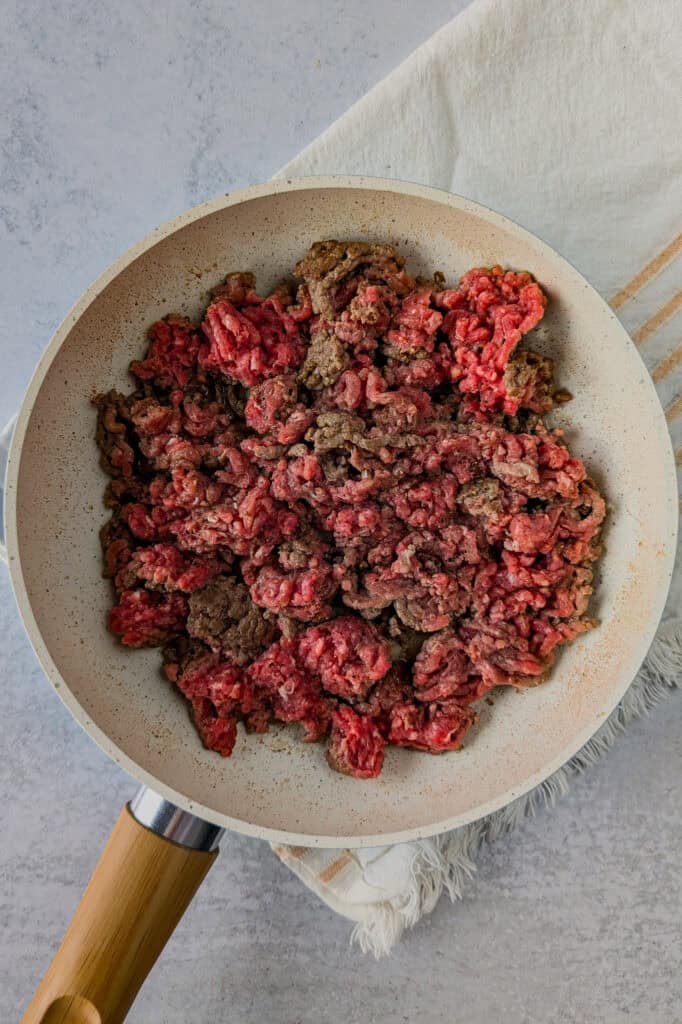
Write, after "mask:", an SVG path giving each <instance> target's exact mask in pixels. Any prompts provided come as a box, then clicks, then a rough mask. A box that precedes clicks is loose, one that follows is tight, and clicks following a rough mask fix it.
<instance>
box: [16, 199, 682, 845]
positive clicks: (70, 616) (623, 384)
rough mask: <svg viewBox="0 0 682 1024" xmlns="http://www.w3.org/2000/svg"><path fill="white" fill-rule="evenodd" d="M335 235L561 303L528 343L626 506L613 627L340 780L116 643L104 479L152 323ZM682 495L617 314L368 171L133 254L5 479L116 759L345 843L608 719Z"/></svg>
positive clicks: (660, 599) (26, 432) (371, 838)
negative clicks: (454, 724) (520, 280)
mask: <svg viewBox="0 0 682 1024" xmlns="http://www.w3.org/2000/svg"><path fill="white" fill-rule="evenodd" d="M321 238H359V239H365V240H368V241H390V242H392V243H393V244H395V245H397V246H398V247H399V248H400V250H401V251H402V253H403V254H404V255H405V256H406V257H407V259H408V263H409V266H410V268H411V269H412V270H414V271H419V272H423V273H432V272H433V271H435V270H442V271H443V272H444V273H445V275H446V278H447V280H448V282H450V283H452V282H454V281H455V280H456V279H457V277H458V276H459V275H460V274H461V273H462V272H463V271H465V270H467V269H468V268H470V267H472V266H476V265H491V264H493V263H496V262H502V263H504V264H506V265H508V266H511V267H517V268H521V269H528V270H530V271H531V272H532V273H533V274H534V275H535V276H536V277H537V278H538V280H539V281H540V282H541V284H542V285H543V287H544V288H545V289H546V291H547V292H548V294H549V299H550V302H549V305H548V311H547V315H546V318H545V320H544V321H543V324H542V325H541V326H540V328H539V329H538V330H537V331H536V332H534V336H531V337H530V338H529V339H528V344H529V345H530V346H532V347H534V348H537V349H538V350H539V351H541V352H542V353H544V354H547V355H550V356H552V357H553V358H554V359H555V360H556V373H557V381H558V383H559V384H560V385H561V386H562V387H566V388H568V389H569V391H570V392H571V393H572V394H573V396H574V399H573V401H572V402H570V403H569V404H568V406H567V407H565V408H563V409H562V410H561V412H560V413H557V415H556V416H555V420H554V422H555V423H558V424H560V425H561V426H564V427H565V428H566V431H567V437H568V440H569V443H570V444H571V447H572V448H573V450H574V451H575V452H576V453H577V454H579V455H580V456H581V457H582V458H583V459H584V460H585V461H586V464H587V466H588V471H589V472H590V473H591V475H592V476H593V477H594V478H595V479H596V481H597V482H598V484H599V486H600V488H601V489H602V491H603V492H604V493H605V495H606V497H607V500H608V502H609V510H610V511H609V518H608V524H607V530H606V534H605V543H606V551H605V554H604V558H603V560H602V562H601V565H600V576H601V579H600V580H599V585H598V590H597V594H596V599H595V605H594V614H595V615H596V616H597V617H598V618H599V619H600V622H601V625H600V627H599V628H598V629H596V630H594V631H593V632H592V633H591V634H589V635H587V636H585V637H583V638H580V639H579V640H578V641H576V642H575V643H573V644H571V645H570V647H569V648H568V649H566V650H565V651H564V652H563V653H562V654H561V656H560V658H559V659H558V661H557V664H556V667H555V669H554V671H553V672H552V674H551V677H550V679H549V681H548V682H547V683H546V684H545V685H543V686H541V687H538V688H537V689H532V690H528V691H513V690H510V689H509V690H506V691H504V692H501V691H494V692H493V699H494V706H493V707H490V706H488V705H487V704H485V703H483V704H482V706H481V722H480V724H479V726H478V727H477V728H476V730H475V733H474V734H472V735H471V736H470V738H469V740H468V743H467V745H466V747H465V749H464V750H462V751H460V752H458V753H452V754H445V755H443V756H441V757H432V756H430V755H428V754H418V753H415V752H409V751H405V750H397V749H394V748H389V750H388V751H387V756H386V762H385V767H384V771H383V773H382V775H381V777H380V778H379V779H378V780H374V781H358V780H354V779H348V778H345V777H343V776H340V775H338V774H335V773H333V772H331V771H330V769H329V768H328V767H327V765H326V762H325V758H324V749H323V746H322V745H319V744H310V745H308V744H303V743H301V742H300V740H299V737H298V736H297V734H296V728H295V727H294V728H291V727H290V728H288V729H286V730H282V729H279V728H275V729H273V730H272V731H271V732H270V733H268V734H267V735H265V736H246V735H245V734H244V733H243V732H242V731H241V730H240V734H239V738H238V743H237V746H236V748H235V753H234V755H233V757H232V758H230V759H222V758H220V757H219V756H218V755H216V754H215V753H212V752H209V751H206V750H204V749H203V747H202V746H201V743H200V741H199V738H198V736H197V734H196V732H195V730H194V728H193V726H192V725H191V723H190V721H189V717H188V714H187V709H186V706H185V702H184V701H183V699H182V698H181V697H180V696H179V694H177V693H176V692H175V691H174V690H173V688H172V687H171V686H170V684H168V683H166V682H165V681H164V680H163V678H162V676H161V674H160V657H159V652H158V651H145V652H139V651H127V650H125V649H124V648H122V647H120V646H119V645H118V644H117V643H116V642H115V640H114V639H113V638H112V637H111V636H109V634H108V633H107V632H106V630H105V617H106V612H107V610H108V607H109V606H110V604H111V592H110V585H109V582H108V581H107V580H104V579H102V577H101V575H100V571H101V553H100V548H99V541H98V531H99V528H100V526H101V525H102V524H103V523H104V522H105V520H106V518H107V517H108V513H107V512H106V510H105V509H104V508H103V506H102V492H103V489H104V486H105V483H106V478H105V477H104V474H103V473H102V471H101V470H100V468H99V465H98V453H97V450H96V448H95V444H94V425H95V415H94V411H93V408H92V406H91V404H90V399H91V397H92V396H93V395H94V394H95V393H97V392H98V391H103V390H108V389H109V388H111V387H116V388H118V389H120V390H123V391H126V390H130V388H131V379H130V378H129V376H128V374H127V366H128V363H129V362H130V360H131V359H133V358H139V357H140V355H141V353H142V350H143V346H144V338H145V332H146V328H147V327H148V325H149V324H150V323H151V322H152V321H153V320H155V319H157V318H158V317H160V316H162V315H165V314H166V313H168V312H177V313H181V314H185V315H188V316H192V317H196V316H198V315H199V314H200V312H201V311H202V308H203V307H204V306H205V304H206V302H207V297H208V292H209V290H210V289H211V288H213V287H215V286H216V285H217V284H218V283H219V282H220V281H221V280H222V279H223V278H224V276H225V274H226V273H227V272H229V271H232V270H237V269H249V270H253V271H254V272H255V273H256V274H257V277H258V286H259V290H261V291H262V289H264V288H269V287H271V286H273V285H274V284H276V283H277V282H278V280H280V279H281V278H282V277H283V276H285V275H287V273H288V272H290V269H291V267H293V265H294V263H295V262H296V261H297V260H298V259H300V257H301V256H302V255H303V253H304V252H305V250H306V249H307V248H308V247H309V245H310V244H311V243H312V242H314V241H316V240H318V239H321ZM676 521H677V498H676V485H675V477H674V470H673V464H672V458H671V452H670V442H669V439H668V433H667V429H666V426H665V420H664V418H663V416H662V413H661V409H660V405H659V403H658V399H657V397H656V393H655V391H654V389H653V386H652V384H651V381H650V379H649V376H648V374H647V372H646V370H645V368H644V366H643V364H642V362H641V359H640V358H639V355H638V354H637V352H636V350H635V348H634V346H633V345H632V343H631V342H630V341H629V339H628V338H627V336H626V334H625V332H624V330H623V328H622V327H621V326H620V324H619V323H618V321H617V319H616V318H615V316H614V315H613V314H612V313H611V312H610V311H609V310H608V308H607V307H606V306H605V304H604V303H603V301H602V300H601V299H600V298H599V296H598V295H597V294H596V292H594V290H593V289H592V288H591V287H590V286H589V285H588V284H587V283H586V282H585V281H584V279H583V278H582V277H581V276H580V275H579V274H578V273H577V272H576V271H575V270H574V269H573V268H572V267H570V266H569V265H568V264H567V263H566V262H565V261H564V260H562V259H561V258H560V257H559V256H557V255H556V254H554V253H553V252H552V251H551V250H550V249H549V248H548V247H547V246H545V245H544V243H542V242H540V241H538V240H537V239H535V238H533V237H532V236H531V235H529V234H528V233H527V232H525V231H523V230H521V229H519V228H518V227H517V226H516V225H514V224H512V223H511V222H510V221H508V220H506V219H505V218H503V217H500V216H498V215H496V214H493V213H491V212H490V211H487V210H484V209H483V208H481V207H479V206H477V205H476V204H474V203H470V202H468V201H466V200H462V199H459V198H458V197H453V196H447V195H445V194H444V193H438V192H436V191H435V190H430V189H425V188H421V187H417V186H411V185H401V184H399V183H389V182H381V181H376V180H374V181H372V180H371V179H307V180H302V181H298V182H293V183H280V184H278V185H275V186H273V185H269V186H264V187H259V188H256V189H251V190H247V191H246V192H245V193H243V194H241V195H240V196H238V197H228V198H227V199H222V200H219V201H215V202H213V203H210V204H206V206H204V207H202V208H199V210H198V211H191V212H190V214H186V215H183V217H181V218H178V220H177V221H176V222H174V223H173V225H171V226H169V227H167V228H164V229H161V230H160V231H159V232H158V233H156V234H155V235H154V236H152V238H151V241H150V240H147V241H146V242H145V243H141V245H140V246H138V247H137V248H136V250H133V253H132V256H131V254H128V255H127V256H125V257H122V258H121V260H119V261H118V263H117V264H115V265H114V267H113V268H112V270H111V271H109V272H107V274H105V275H104V278H103V279H100V281H99V282H97V283H96V284H95V285H94V286H93V288H92V289H90V290H89V292H88V293H86V296H85V297H84V299H83V300H82V301H81V303H79V305H78V306H77V307H76V310H75V311H74V313H73V314H71V315H70V316H69V317H67V320H66V321H65V323H64V324H63V325H62V327H61V328H60V330H59V331H58V333H57V335H56V337H55V339H54V340H53V342H52V344H51V346H50V348H49V349H48V351H47V352H46V354H45V356H44V357H43V360H42V361H41V364H40V366H39V368H38V370H37V371H36V375H35V377H34V380H33V382H32V384H31V387H30V388H29V392H28V394H27V398H26V401H25V403H24V407H23V409H22V413H21V417H20V420H19V424H18V428H17V435H16V438H15V443H14V446H13V451H12V456H11V460H10V472H9V477H8V538H9V545H10V554H11V570H12V575H13V581H14V585H15V589H16V592H17V597H18V601H19V605H20V608H21V611H22V614H23V615H24V618H25V620H26V623H27V627H28V631H29V635H30V637H31V640H32V642H33V644H34V646H35V648H36V650H37V652H38V655H39V657H40V659H41V661H42V664H43V666H44V667H45V669H46V671H47V673H48V675H49V677H50V679H51V681H52V683H53V684H54V685H55V686H57V687H58V688H59V693H60V694H61V696H62V697H63V699H64V700H65V702H66V703H67V705H68V706H69V707H70V709H71V711H72V712H73V713H74V715H75V716H76V718H77V719H78V720H79V721H80V722H81V724H83V725H84V726H85V727H86V728H87V729H88V730H89V731H90V732H91V733H92V734H93V736H94V737H95V739H96V740H97V741H98V742H99V743H100V744H101V745H102V746H103V748H104V749H105V750H106V751H107V752H108V753H109V754H111V756H112V757H114V758H115V759H116V760H117V761H118V762H119V763H121V764H122V765H123V767H125V768H126V769H128V770H129V771H130V772H131V773H133V774H134V775H136V776H137V777H138V778H140V779H142V780H143V781H145V782H147V783H149V784H150V785H152V786H153V787H155V788H156V789H157V790H158V791H160V792H162V793H163V794H164V795H166V796H168V797H169V798H170V799H172V800H174V801H175V802H176V803H179V804H180V805H181V806H185V807H189V808H190V809H192V810H195V811H196V812H197V813H200V814H203V815H204V816H205V817H207V818H210V819H212V820H214V821H218V822H220V823H221V824H224V825H227V826H228V827H232V828H237V829H240V830H242V831H246V832H249V833H252V834H257V835H261V836H266V837H269V838H281V839H282V838H283V839H289V840H292V841H296V842H300V843H308V844H316V843H319V844H323V845H343V844H346V843H349V842H350V843H354V844H356V845H360V844H370V843H373V842H378V841H381V840H382V839H383V840H384V841H386V840H395V839H401V838H404V839H406V838H410V837H412V836H415V835H425V834H429V833H433V832H436V831H439V830H442V829H444V828H446V827H454V826H456V825H460V824H463V823H465V822H467V821H470V820H473V819H475V818H477V817H479V816H481V815H482V814H484V813H487V812H489V811H491V810H493V809H495V808H496V807H499V806H502V805H503V804H504V803H506V802H508V801H509V800H510V799H512V798H514V797H515V796H518V795H520V794H521V793H523V792H525V791H526V790H528V789H529V788H531V786H533V785H536V784H537V783H538V782H540V781H541V780H542V779H543V778H545V777H546V776H547V775H549V774H550V773H551V772H552V771H554V770H555V769H556V768H558V767H559V766H560V765H561V764H562V763H563V762H564V761H565V760H566V759H567V758H568V757H569V756H570V755H571V754H572V753H574V752H575V751H576V750H577V749H578V748H579V747H580V746H581V745H582V744H583V743H584V742H586V740H587V739H588V738H589V737H590V736H591V735H592V733H593V732H594V731H595V730H596V729H597V728H598V727H599V725H600V724H601V722H602V721H603V720H604V718H605V716H606V715H607V714H608V713H609V712H610V711H611V709H612V708H613V707H614V705H615V704H616V702H617V701H618V699H619V698H620V696H621V695H622V694H623V692H624V691H625V689H626V688H627V686H628V684H629V683H630V681H631V680H632V678H633V676H634V674H635V672H636V670H637V668H638V666H639V664H640V663H641V661H642V659H643V657H644V655H645V653H646V650H647V647H648V644H649V643H650V641H651V638H652V637H653V633H654V630H655V628H656V625H657V622H658V619H659V617H660V614H661V611H662V608H663V603H664V600H665V595H666V593H667V586H668V582H669V577H670V573H671V569H672V558H673V552H674V540H675V530H676Z"/></svg>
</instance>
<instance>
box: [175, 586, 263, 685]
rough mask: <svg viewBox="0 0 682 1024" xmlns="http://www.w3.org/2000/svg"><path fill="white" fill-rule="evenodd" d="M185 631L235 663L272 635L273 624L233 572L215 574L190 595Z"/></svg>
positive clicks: (243, 660)
mask: <svg viewBox="0 0 682 1024" xmlns="http://www.w3.org/2000/svg"><path fill="white" fill-rule="evenodd" d="M187 632H188V633H189V635H190V636H191V637H194V638H196V639H197V640H202V641H203V642H204V643H205V644H207V646H208V647H210V648H211V650H214V651H221V652H223V653H224V654H227V655H229V656H230V658H231V659H232V661H233V662H234V663H235V664H236V665H245V664H248V663H249V662H250V661H252V660H253V659H254V658H255V657H257V655H258V654H260V652H261V651H262V650H263V649H264V648H265V647H266V646H267V644H268V643H269V642H270V641H271V640H272V639H273V637H274V632H275V627H274V623H273V621H272V620H271V619H268V618H266V617H265V615H264V614H263V613H262V612H261V610H260V609H259V608H256V606H255V605H254V604H253V602H252V601H251V597H250V596H249V591H248V588H247V587H246V586H245V585H244V584H243V583H240V582H239V581H238V580H237V579H235V578H234V577H233V576H225V575H222V576H217V577H216V578H215V579H214V580H213V581H212V582H210V583H208V584H207V585H206V586H204V587H202V588H201V589H200V590H196V591H195V593H193V594H192V595H191V597H190V599H189V615H188V617H187Z"/></svg>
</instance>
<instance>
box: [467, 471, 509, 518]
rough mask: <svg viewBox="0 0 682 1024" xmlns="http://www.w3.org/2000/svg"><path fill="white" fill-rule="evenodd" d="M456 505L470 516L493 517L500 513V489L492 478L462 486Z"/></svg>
mask: <svg viewBox="0 0 682 1024" xmlns="http://www.w3.org/2000/svg"><path fill="white" fill-rule="evenodd" d="M457 504H458V505H460V506H461V508H462V509H463V510H464V511H465V512H468V514H469V515H470V516H488V517H489V516H495V515H497V514H498V513H499V512H501V511H502V488H501V486H500V481H499V480H495V479H494V478H493V477H484V478H483V479H482V480H472V481H471V482H470V483H468V484H462V486H461V488H460V490H459V493H458V495H457Z"/></svg>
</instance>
